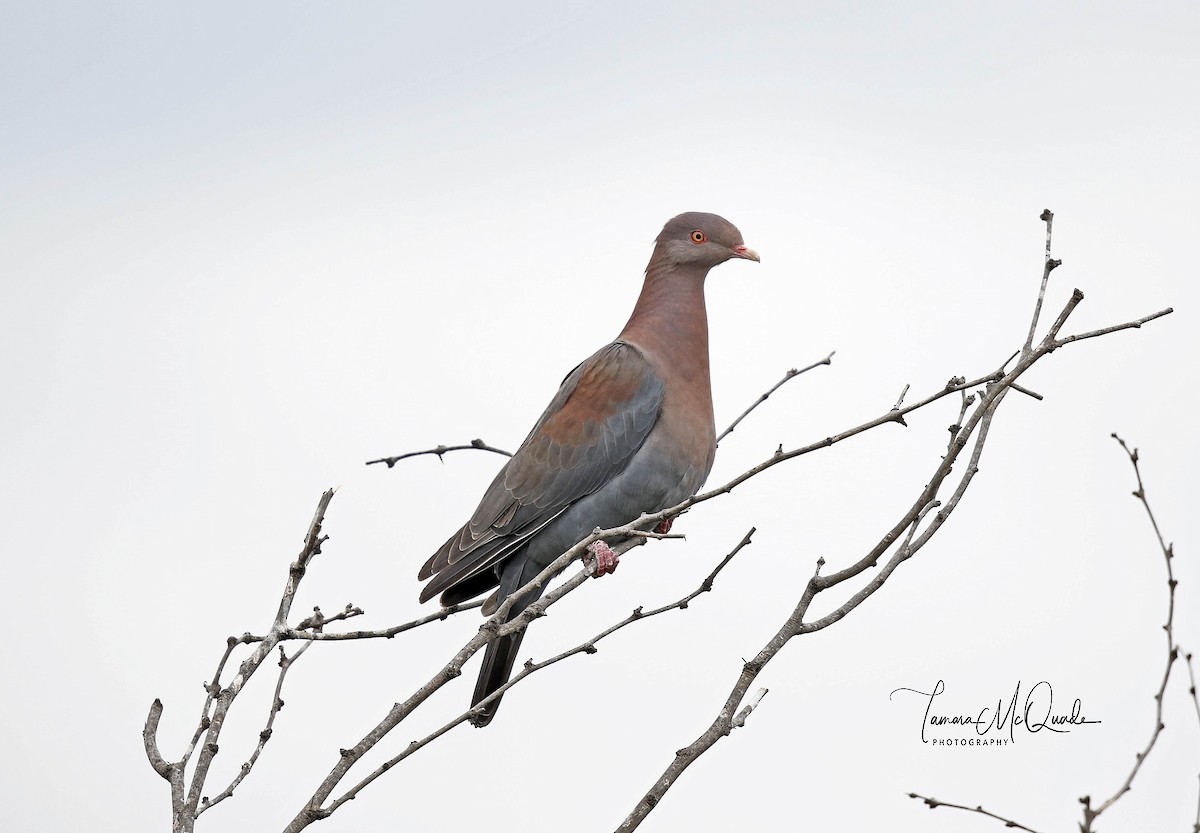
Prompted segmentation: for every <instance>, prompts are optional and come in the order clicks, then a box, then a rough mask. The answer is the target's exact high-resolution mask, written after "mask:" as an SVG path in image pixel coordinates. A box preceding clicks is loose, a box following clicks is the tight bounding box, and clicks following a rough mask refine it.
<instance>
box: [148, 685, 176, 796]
mask: <svg viewBox="0 0 1200 833" xmlns="http://www.w3.org/2000/svg"><path fill="white" fill-rule="evenodd" d="M162 713H163V704H162V700H159V699H157V698H156V699H155V700H154V702H153V703H151V704H150V713H149V714H148V715H146V725H145V726H143V727H142V744H143V745H144V746H145V747H146V758H147V759H148V760H149V761H150V766H152V767H154V771H155V772H157V773H158V774H159V775H161V776H162V777H163V778H165V779H167V780H168V781H170V780H171V765H170V764H168V763H167V761H166V759H165V758H163V756H162V753H161V752H159V751H158V722H159V721H160V720H161V719H162Z"/></svg>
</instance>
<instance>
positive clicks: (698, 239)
mask: <svg viewBox="0 0 1200 833" xmlns="http://www.w3.org/2000/svg"><path fill="white" fill-rule="evenodd" d="M707 240H708V237H707V236H706V235H705V234H704V232H702V231H700V229H696V230H695V231H693V232H692V242H693V243H704V242H706V241H707Z"/></svg>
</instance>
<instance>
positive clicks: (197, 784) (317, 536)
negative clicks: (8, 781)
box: [143, 489, 351, 833]
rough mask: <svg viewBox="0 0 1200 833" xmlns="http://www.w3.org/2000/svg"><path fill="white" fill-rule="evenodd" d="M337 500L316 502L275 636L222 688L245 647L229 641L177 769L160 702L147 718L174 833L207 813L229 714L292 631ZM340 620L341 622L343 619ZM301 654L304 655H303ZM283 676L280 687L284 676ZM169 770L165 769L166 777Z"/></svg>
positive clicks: (147, 736)
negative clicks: (166, 754)
mask: <svg viewBox="0 0 1200 833" xmlns="http://www.w3.org/2000/svg"><path fill="white" fill-rule="evenodd" d="M332 499H333V490H332V489H330V490H328V491H326V492H325V493H324V494H323V495H321V499H320V500H319V501H318V502H317V509H316V511H315V512H314V513H313V518H312V520H311V521H310V522H309V525H308V531H307V533H306V534H305V536H304V546H303V547H302V548H301V550H300V553H299V555H297V556H296V560H295V561H293V562H292V563H291V565H290V566H289V568H288V579H287V582H286V584H285V585H284V589H283V594H282V596H281V597H280V600H279V607H278V609H277V610H276V612H275V619H274V624H273V625H272V628H271V634H270V635H268V637H267V638H265V639H264V640H263V641H261V642H260V643H259V644H258V645H257V646H256V647H255V648H254V650H253V651H252V652H251V654H250V656H249V657H247V658H246V659H245V660H243V661H242V663H241V664H240V665H239V666H238V671H237V674H235V675H234V678H233V680H232V681H231V682H230V684H229V685H228V686H225V687H222V686H221V675H222V674H223V672H224V669H225V665H226V663H227V662H228V661H229V658H230V656H231V655H232V653H233V649H234V648H235V647H237V646H238V645H239V644H241V642H242V640H240V639H239V638H237V637H233V636H231V637H229V639H227V640H226V641H225V652H224V653H223V654H222V656H221V659H220V661H219V662H218V663H217V670H216V674H215V675H214V677H213V680H212V682H211V683H206V684H205V686H204V688H205V691H206V692H207V694H206V698H205V701H204V708H203V710H202V711H201V715H200V720H199V721H198V724H197V728H196V731H195V733H194V734H193V735H192V740H191V742H190V743H189V744H188V747H187V750H186V751H185V752H184V755H183V757H182V758H181V759H180V760H179V761H178V762H176V763H174V764H168V763H167V762H166V761H165V759H164V758H163V756H162V755H161V754H160V753H159V751H158V744H157V741H156V740H155V735H156V733H157V729H158V721H159V718H160V717H161V715H162V703H161V702H159V701H158V700H155V701H154V704H153V705H152V706H151V707H150V716H149V717H148V718H147V721H146V727H145V729H143V741H144V743H145V746H146V756H147V758H148V759H149V761H150V764H151V766H152V767H154V769H155V771H156V772H158V773H159V774H160V775H163V777H165V778H167V780H168V781H169V782H170V784H171V819H172V821H171V829H172V831H173V832H174V833H191V831H192V830H193V829H194V827H195V823H196V817H197V816H198V815H199V814H200V813H201V812H202V810H201V807H200V801H201V793H202V790H203V789H204V783H205V780H206V779H207V777H208V772H209V768H210V767H211V765H212V761H213V758H215V757H216V755H217V752H218V751H219V745H218V740H219V739H220V735H221V729H222V728H223V726H224V723H225V717H226V715H227V714H228V713H229V709H230V707H231V706H232V705H233V702H234V700H235V699H236V698H237V695H238V694H239V693H240V692H241V690H242V689H243V687H244V686H245V685H246V682H247V681H248V680H249V679H250V677H251V676H253V674H254V672H255V671H257V670H258V668H259V666H260V665H261V664H262V662H263V660H264V659H265V658H266V657H267V656H268V655H269V654H270V653H271V651H272V650H273V649H274V647H275V645H276V643H277V642H278V641H279V635H280V634H282V633H283V632H284V631H286V630H287V617H288V614H289V613H290V612H291V608H292V602H293V601H294V600H295V597H296V591H297V589H298V588H299V586H300V582H301V581H302V580H303V578H304V575H305V572H306V571H307V570H308V566H309V564H311V563H312V560H313V559H314V558H315V557H316V556H317V555H318V554H319V553H320V552H321V545H322V544H323V543H324V542H325V541H326V540H327V539H328V536H327V535H322V534H321V526H322V524H323V523H324V520H325V512H326V510H327V509H328V508H329V502H330V501H331V500H332ZM350 609H351V608H350V607H348V608H347V610H348V611H349V610H350ZM338 618H342V617H340V616H339V617H338ZM305 647H307V646H305ZM297 653H298V654H299V653H300V652H297ZM293 659H295V657H293ZM285 671H286V669H285ZM280 677H281V680H280V684H281V683H282V673H281V675H280ZM276 701H278V705H279V706H280V707H281V706H282V705H283V704H282V701H279V698H278V685H277V688H276ZM210 711H211V714H210ZM277 711H278V708H275V707H273V708H272V713H271V714H270V716H269V717H268V729H269V728H270V724H271V723H272V722H273V721H274V715H275V713H276V712H277ZM268 736H269V733H268ZM201 737H203V739H204V743H203V744H202V745H200V746H199V749H200V755H199V757H198V758H197V759H196V766H195V769H194V770H193V772H192V779H191V784H190V786H188V787H187V788H186V795H185V784H184V772H185V768H186V766H187V763H188V760H189V759H190V757H191V755H192V752H193V751H194V750H195V749H196V748H197V744H198V743H199V741H200V739H201ZM265 742H266V740H265V738H263V737H262V736H261V735H260V740H259V744H260V747H259V749H256V751H255V753H254V755H253V756H252V758H251V762H249V763H248V764H247V765H243V773H242V774H241V775H240V776H239V777H238V778H237V779H235V781H234V783H233V784H232V785H230V787H229V788H228V792H229V793H230V794H232V790H233V788H234V787H236V786H237V784H238V783H240V782H241V779H242V778H244V777H245V773H246V772H248V771H249V767H250V766H253V760H257V756H258V752H259V751H261V745H262V744H263V743H265ZM164 765H165V767H166V770H165V771H166V774H165V775H164ZM222 797H223V795H222V796H219V797H218V799H217V800H222ZM213 803H215V802H206V805H207V806H211V805H212V804H213Z"/></svg>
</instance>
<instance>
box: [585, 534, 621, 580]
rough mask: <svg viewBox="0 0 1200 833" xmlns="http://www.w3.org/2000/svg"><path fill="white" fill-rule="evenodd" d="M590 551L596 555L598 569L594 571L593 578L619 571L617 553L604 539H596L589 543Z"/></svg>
mask: <svg viewBox="0 0 1200 833" xmlns="http://www.w3.org/2000/svg"><path fill="white" fill-rule="evenodd" d="M588 552H590V553H591V554H592V555H594V556H595V557H596V571H595V572H594V573H592V578H600V576H603V575H607V574H608V573H615V572H616V571H617V554H616V553H615V552H613V551H612V548H611V547H610V546H609V545H608V544H606V543H604V542H603V541H594V542H593V543H591V544H588Z"/></svg>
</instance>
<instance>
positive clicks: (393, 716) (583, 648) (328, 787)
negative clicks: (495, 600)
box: [285, 529, 754, 833]
mask: <svg viewBox="0 0 1200 833" xmlns="http://www.w3.org/2000/svg"><path fill="white" fill-rule="evenodd" d="M753 535H754V529H751V530H750V531H749V532H747V533H746V535H745V536H744V537H743V538H742V540H741V541H740V542H739V543H738V544H737V546H736V547H734V548H733V550H732V551H731V552H730V553H729V554H728V555H726V556H725V557H724V558H723V559H722V560H721V562H720V563H719V564H717V566H716V567H715V568H714V569H713V571H712V572H711V573H709V574H708V576H707V577H706V578H705V579H704V581H703V582H701V583H700V586H699V587H698V588H697V589H696V590H694V591H692V592H691V593H689V594H688V595H686V596H684V597H683V598H682V599H680V600H679V601H677V602H674V603H672V604H669V605H664V606H663V607H661V608H657V609H655V610H652V611H650V612H648V613H646V612H643V611H642V609H641V608H638V609H636V610H634V611H633V613H631V614H630V615H629V616H627V617H626V618H625V619H623V620H621V621H620V622H618V623H616V624H615V625H612V626H611V627H609V628H607V629H605V630H604V631H602V632H601V633H599V634H597V635H596V636H594V637H592V638H591V639H589V640H587V641H586V642H584V643H581V644H580V645H578V646H576V647H575V648H572V649H570V650H568V651H564V652H563V653H561V654H558V655H556V656H553V657H550V658H549V659H547V660H544V661H542V662H540V663H536V664H535V663H527V664H526V665H525V667H524V668H523V669H522V670H521V672H520V673H518V674H517V675H515V676H514V677H513V678H512V679H511V680H509V681H508V682H507V683H506V684H505V685H504V686H502V687H501V688H499V689H497V691H496V692H494V693H493V694H492V695H491V696H489V697H488V698H487V699H485V700H482V701H480V703H478V704H477V705H476V707H474V708H472V709H469V710H467V711H465V712H463V713H462V714H460V715H459V716H458V717H456V718H454V719H453V720H451V721H449V722H448V723H446V724H445V725H443V726H442V727H441V728H439V729H437V730H435V731H434V732H432V733H431V734H429V735H427V736H426V737H425V738H423V739H421V740H419V741H413V742H412V743H410V744H409V745H408V746H407V747H406V748H405V749H404V751H403V752H401V753H400V754H399V755H396V756H395V757H393V758H391V759H390V760H388V761H385V762H384V763H383V764H381V765H380V766H379V767H378V768H376V769H375V770H374V771H373V772H371V773H370V774H369V775H367V776H366V777H364V778H363V779H362V780H361V781H359V782H358V783H357V784H355V786H354V787H352V788H351V789H350V790H349V791H347V792H346V793H345V794H343V795H342V796H340V797H339V798H337V799H335V800H334V801H332V802H330V803H329V805H328V806H322V804H323V803H324V802H325V801H326V800H327V799H328V798H329V797H330V795H332V792H333V790H334V788H336V786H337V784H338V783H340V781H341V780H342V779H343V778H344V777H345V775H346V774H347V773H348V772H349V769H350V766H352V765H353V763H354V762H356V761H357V760H359V759H360V758H361V757H362V756H363V754H365V753H366V752H367V751H368V750H370V749H371V748H372V747H374V745H375V744H376V743H378V742H379V741H380V740H382V738H383V737H384V736H386V735H387V734H388V732H390V731H391V730H392V729H394V728H395V727H396V726H397V725H399V723H400V722H401V721H403V720H404V718H405V717H407V716H408V714H410V713H411V712H412V710H413V709H415V708H416V706H417V705H419V704H420V702H422V701H423V700H424V699H426V698H428V697H429V695H431V694H432V693H433V692H434V691H436V690H437V689H438V688H440V687H441V686H442V685H444V684H445V683H446V682H448V681H449V680H450V679H453V678H454V677H456V676H458V674H459V673H461V665H462V663H463V662H465V661H466V658H469V657H470V656H471V655H472V654H474V653H475V651H477V650H478V649H479V648H480V647H482V646H483V645H485V644H486V643H487V642H488V641H489V639H491V638H495V637H497V636H503V635H504V634H506V633H512V632H514V631H516V630H520V629H521V628H524V627H526V626H527V625H528V623H529V622H531V621H532V620H533V619H535V618H537V617H538V616H541V615H542V614H543V613H544V612H545V610H546V608H548V607H550V606H551V605H553V604H554V603H555V602H557V601H558V600H559V599H561V598H563V597H564V596H565V595H567V594H568V593H570V592H571V591H573V590H575V589H576V588H577V587H579V586H581V585H582V584H583V583H584V582H586V581H587V579H588V577H589V575H590V573H589V572H588V571H587V570H582V571H580V572H578V573H576V574H575V575H574V576H572V577H571V578H570V579H569V580H568V581H566V582H564V583H563V584H562V585H559V586H558V587H556V588H555V589H554V590H553V591H552V592H550V593H547V594H546V596H545V597H544V598H542V599H541V600H539V601H538V602H535V603H534V604H532V605H530V606H529V607H528V608H526V610H525V611H524V612H522V613H521V614H520V615H519V616H518V617H516V618H515V619H513V621H512V622H510V623H508V624H506V625H503V626H498V625H497V622H502V621H503V617H504V616H505V615H506V614H507V610H508V608H509V607H511V600H512V599H513V598H514V597H516V596H520V595H524V592H525V590H524V589H519V590H517V591H516V592H515V593H514V594H513V595H512V596H510V597H509V601H507V602H505V604H503V605H501V607H500V609H499V610H497V612H496V614H495V615H494V616H493V617H492V618H491V619H489V620H488V621H487V622H486V623H484V625H483V626H481V627H480V629H479V634H477V635H476V636H475V637H474V638H473V639H472V640H471V641H470V642H468V643H467V645H466V646H464V647H463V649H462V650H461V651H459V653H458V654H456V655H455V657H454V659H452V660H451V663H450V664H448V665H447V666H446V667H445V668H443V669H442V672H440V673H439V674H438V675H436V676H435V677H434V678H433V679H431V680H430V681H429V682H428V683H426V684H425V685H424V686H422V687H421V689H419V690H418V691H417V693H416V694H414V695H413V696H412V697H410V698H409V700H408V701H406V702H405V703H402V704H401V703H397V704H396V705H395V706H394V707H393V708H392V710H391V712H389V713H388V715H387V717H385V718H384V720H382V721H380V723H379V724H378V725H376V726H375V728H374V729H372V730H371V731H370V732H369V733H368V734H367V735H366V736H365V737H364V738H363V739H362V740H361V741H360V742H359V743H358V744H357V745H356V746H355V747H354V748H352V749H343V750H342V751H341V756H340V758H339V761H338V763H337V764H336V765H335V766H334V769H333V771H331V772H330V774H329V776H327V777H326V779H325V781H324V782H322V784H321V786H320V787H318V789H317V791H316V792H315V793H314V794H313V796H312V798H311V799H310V800H309V802H308V803H307V804H306V805H305V806H304V807H303V808H302V809H301V811H300V812H299V813H298V814H297V815H296V817H295V818H294V819H293V820H292V822H291V823H290V824H289V825H288V826H287V828H285V833H296V832H297V831H300V830H303V829H304V828H305V827H307V826H308V825H309V824H311V823H312V822H313V821H317V820H319V819H323V818H327V817H328V816H329V815H330V814H331V813H333V812H334V811H335V810H337V808H339V807H340V806H342V805H343V804H344V803H346V802H347V801H351V800H353V799H354V798H355V797H356V796H357V795H358V794H359V792H361V791H362V789H363V788H365V787H366V786H368V785H369V784H371V783H372V782H373V781H375V780H376V779H377V778H379V777H380V776H381V775H383V774H384V773H385V772H387V771H388V770H390V769H391V768H392V767H394V766H395V765H396V764H398V763H399V762H400V761H402V760H404V759H405V758H407V757H409V756H410V755H412V754H413V753H415V752H417V751H418V750H420V749H422V748H423V747H425V746H427V745H428V744H430V743H432V742H433V741H435V740H437V739H438V738H439V737H441V736H442V735H444V734H445V733H446V732H448V731H450V730H451V729H453V728H454V727H455V726H457V725H458V724H460V723H463V722H465V721H467V720H469V719H470V718H471V716H472V715H473V714H475V713H476V712H477V710H478V709H479V708H482V707H484V706H486V705H487V704H488V703H489V702H491V701H492V700H494V699H495V698H498V697H500V696H501V695H502V694H503V693H504V692H506V691H508V689H510V688H512V687H513V686H514V685H517V684H518V683H520V682H521V681H522V680H524V679H525V678H527V677H528V676H530V675H531V674H533V673H536V672H537V671H539V670H541V669H542V668H546V667H548V666H550V665H554V664H555V663H558V662H561V661H562V660H564V659H566V658H567V657H570V656H574V655H576V654H580V653H595V651H596V647H595V645H596V643H597V642H599V641H600V640H602V639H604V638H605V637H607V636H609V635H610V634H613V633H615V632H617V631H618V630H621V629H622V628H624V627H626V626H627V625H629V624H632V623H633V622H637V621H641V620H643V619H649V618H651V617H653V616H657V615H659V614H662V613H665V612H667V611H669V610H675V609H681V610H682V609H685V608H686V607H687V606H688V603H689V602H691V601H692V599H695V598H696V597H697V596H699V595H700V594H701V593H706V592H708V591H709V590H711V589H712V585H713V580H714V579H715V578H716V577H717V574H718V573H720V572H721V570H723V569H724V568H725V566H726V565H727V564H728V563H729V562H730V561H731V560H733V557H734V556H736V555H737V554H738V553H739V552H740V551H741V550H742V549H744V548H745V547H746V546H748V545H749V544H750V539H751V537H752V536H753ZM592 538H596V535H592V536H589V537H588V539H584V541H588V540H589V539H592ZM597 540H598V539H597ZM583 543H584V542H580V544H583ZM641 543H643V541H642V540H641V539H638V540H636V541H630V542H626V543H625V544H624V545H623V546H622V547H618V548H617V549H625V550H627V549H630V548H632V547H633V546H637V545H639V544H641ZM580 544H577V545H576V546H575V547H573V548H572V550H576V549H580ZM570 552H571V551H568V553H566V554H564V555H563V556H562V557H560V559H559V560H562V559H565V558H566V557H567V555H568V554H570ZM556 563H557V562H556ZM566 563H567V564H569V563H570V562H569V561H567V562H566ZM564 566H565V565H564ZM551 567H553V565H551ZM550 571H551V568H547V570H545V571H543V574H542V575H539V576H538V577H537V578H535V579H534V582H536V581H538V580H539V579H542V577H543V575H545V574H547V573H550ZM551 575H552V573H551ZM547 578H548V576H547ZM532 584H533V582H531V583H530V584H529V585H526V588H528V587H530V586H531V585H532ZM489 634H490V635H489ZM481 637H482V638H481ZM464 655H465V656H464ZM452 666H457V667H453V668H452Z"/></svg>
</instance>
